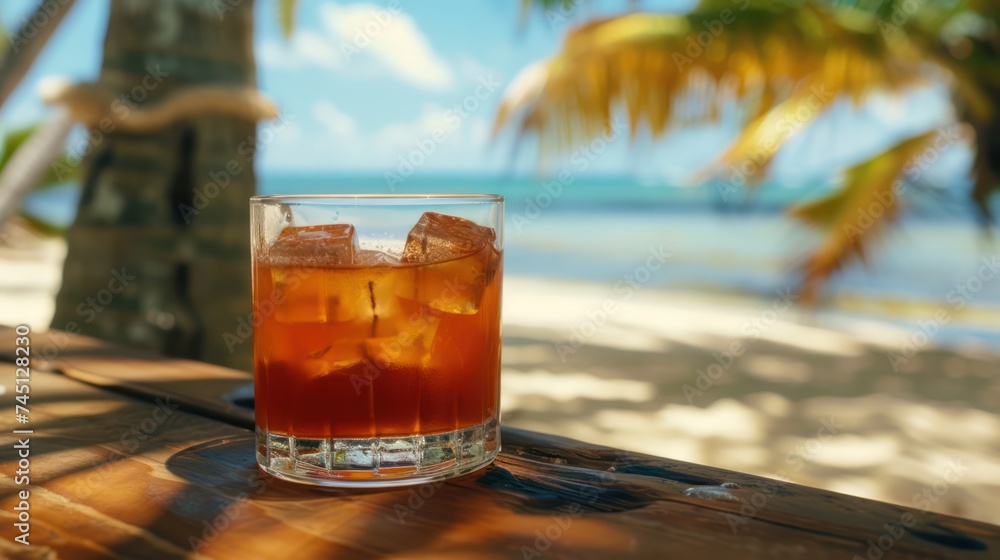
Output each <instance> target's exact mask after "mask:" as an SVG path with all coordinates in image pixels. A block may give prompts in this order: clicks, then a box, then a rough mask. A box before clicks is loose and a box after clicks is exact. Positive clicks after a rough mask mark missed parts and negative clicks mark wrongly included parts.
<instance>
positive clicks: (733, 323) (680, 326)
mask: <svg viewBox="0 0 1000 560" xmlns="http://www.w3.org/2000/svg"><path fill="white" fill-rule="evenodd" d="M505 291H506V293H505V307H504V319H505V325H504V372H503V375H504V378H503V396H502V399H503V403H502V404H503V421H504V423H505V424H506V425H509V426H517V427H524V428H528V429H535V430H542V431H547V432H551V433H555V434H559V435H564V436H567V437H573V438H578V439H581V440H585V441H590V442H594V443H601V444H605V445H610V446H615V447H622V448H626V449H631V450H636V451H641V452H645V453H651V454H654V455H660V456H664V457H669V458H674V459H679V460H685V461H692V462H698V463H703V464H709V465H713V466H717V467H722V468H727V469H733V470H738V471H744V472H750V473H753V474H758V475H762V476H768V477H778V478H785V479H787V480H790V481H792V482H798V483H801V484H806V485H809V486H815V487H821V488H827V489H830V490H835V491H838V492H846V493H850V494H854V495H858V496H864V497H869V498H874V499H880V500H885V501H891V502H895V503H899V504H903V505H907V506H910V507H915V508H918V509H923V508H929V509H931V510H934V511H938V512H942V513H949V514H953V515H960V516H964V517H970V518H974V519H979V520H983V521H988V522H992V523H1000V510H997V509H996V507H995V504H996V503H1000V383H997V375H998V374H1000V368H998V366H997V364H998V362H1000V358H998V357H997V356H996V355H992V354H990V353H989V352H985V351H984V350H983V349H981V348H967V349H966V348H963V349H958V350H955V351H952V350H948V351H945V350H941V349H937V348H933V347H931V346H928V347H927V348H923V349H921V351H920V352H919V353H917V354H916V355H915V356H913V357H912V358H911V359H910V360H909V361H908V362H906V364H904V367H901V368H900V371H899V372H896V371H894V370H893V369H892V367H891V366H890V362H889V359H888V352H898V351H899V347H900V343H901V340H902V337H903V336H905V334H906V333H907V331H906V330H905V329H902V328H900V327H895V326H890V325H883V324H879V323H876V322H873V321H869V320H859V321H857V322H852V321H850V320H849V319H848V318H844V317H839V318H837V319H836V321H833V322H832V325H835V326H836V329H834V328H831V324H830V323H822V322H821V321H817V320H816V317H814V316H811V315H807V314H804V313H803V312H801V311H800V310H797V309H796V308H792V309H791V310H789V311H786V312H784V313H776V312H775V313H771V311H773V310H774V309H775V307H774V306H773V302H770V301H748V300H735V299H734V300H729V299H726V300H721V299H719V298H715V299H706V296H691V295H687V294H667V293H662V292H659V293H658V292H653V291H648V292H638V293H637V294H636V295H635V297H633V298H632V299H630V300H628V301H622V300H614V298H615V294H614V291H613V290H612V289H611V288H609V287H606V286H599V285H593V284H592V285H584V284H570V283H564V282H555V281H550V282H547V281H543V280H522V279H518V278H508V279H507V286H506V287H505ZM699 297H700V298H701V299H699ZM607 299H612V300H614V301H615V303H616V304H617V305H618V309H617V311H616V312H615V313H612V314H610V315H609V316H608V317H607V318H606V320H605V321H604V323H603V324H602V325H596V324H591V325H587V322H588V321H590V322H593V320H594V319H593V318H594V317H595V316H596V315H595V314H594V310H595V309H600V308H601V307H602V305H603V304H604V302H605V300H607ZM588 312H590V314H589V315H588ZM769 316H770V317H771V319H772V320H768V321H764V318H766V317H769ZM747 325H750V326H747ZM855 327H856V328H855ZM574 337H575V338H574ZM574 340H575V341H576V342H579V344H575V343H574ZM734 343H739V344H740V345H742V351H741V352H737V353H736V354H733V353H732V351H733V348H734V346H733V345H734ZM709 373H711V375H709ZM949 469H951V470H949ZM949 473H951V474H949ZM954 473H958V474H957V480H954V483H949V484H946V483H944V482H943V481H944V480H945V479H946V478H947V477H951V478H952V479H954V478H955V477H954V476H952V474H954ZM934 488H936V489H937V490H938V491H939V493H933V492H932V495H931V496H930V498H928V495H927V494H926V491H929V490H928V489H934Z"/></svg>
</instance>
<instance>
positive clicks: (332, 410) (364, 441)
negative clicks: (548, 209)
mask: <svg viewBox="0 0 1000 560" xmlns="http://www.w3.org/2000/svg"><path fill="white" fill-rule="evenodd" d="M251 212H252V229H253V232H252V235H253V301H254V317H253V319H254V325H255V332H254V356H255V368H254V369H255V372H254V377H255V404H256V423H257V461H258V463H259V464H260V466H261V467H262V468H263V469H264V470H265V471H267V472H269V473H271V474H273V475H275V476H278V477H281V478H286V479H289V480H294V481H299V482H308V483H313V484H321V485H334V486H339V485H350V486H366V485H367V486H371V485H399V484H412V483H419V482H424V481H427V480H431V479H436V478H443V477H446V476H453V475H456V474H461V473H464V472H469V471H471V470H474V469H477V468H479V467H482V466H484V465H486V464H488V463H489V462H490V461H492V460H493V458H494V457H495V456H496V453H497V451H498V449H499V444H500V442H499V430H498V406H499V382H500V295H501V287H502V271H503V252H502V249H503V245H502V231H501V227H500V226H501V224H502V216H503V199H502V197H499V196H492V195H470V196H454V197H452V196H447V197H442V196H409V197H397V196H386V197H379V196H323V197H314V196H279V197H254V198H253V199H252V200H251Z"/></svg>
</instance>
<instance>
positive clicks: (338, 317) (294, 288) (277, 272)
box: [267, 224, 361, 323]
mask: <svg viewBox="0 0 1000 560" xmlns="http://www.w3.org/2000/svg"><path fill="white" fill-rule="evenodd" d="M358 252H359V247H358V238H357V235H356V233H355V231H354V226H352V225H350V224H324V225H319V226H304V227H287V228H285V229H284V230H282V231H281V234H279V235H278V239H277V240H275V242H274V243H273V244H272V245H271V246H270V247H269V248H268V255H267V259H268V260H269V261H270V263H271V265H272V266H274V268H272V271H271V273H272V277H273V278H272V280H273V282H274V285H275V287H276V288H279V289H280V290H281V294H282V298H283V301H275V304H276V305H275V316H276V318H277V320H278V321H280V322H282V323H325V322H328V321H348V320H350V319H352V318H353V317H354V315H355V313H354V311H353V309H352V308H351V305H353V301H351V302H348V303H346V304H344V303H342V301H341V300H343V299H344V298H345V294H344V293H343V291H341V290H337V291H333V290H330V289H329V287H328V285H329V284H330V282H329V276H331V274H332V272H331V269H329V268H326V267H327V266H328V265H342V264H353V263H354V260H355V258H356V255H357V254H358ZM347 295H349V296H354V295H355V294H347ZM360 295H361V294H360V292H359V293H358V294H357V297H360ZM349 299H351V298H349Z"/></svg>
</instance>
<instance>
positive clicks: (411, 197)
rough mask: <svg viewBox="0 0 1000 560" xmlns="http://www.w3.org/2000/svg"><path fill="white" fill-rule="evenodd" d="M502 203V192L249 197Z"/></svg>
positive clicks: (263, 200) (262, 200)
mask: <svg viewBox="0 0 1000 560" xmlns="http://www.w3.org/2000/svg"><path fill="white" fill-rule="evenodd" d="M388 201H396V202H413V203H417V202H420V201H427V202H428V203H437V204H448V203H456V204H461V203H498V202H499V203H502V202H504V197H503V195H502V194H429V193H428V194H268V195H255V196H251V197H250V203H251V204H255V203H256V204H308V203H311V202H313V203H323V202H388Z"/></svg>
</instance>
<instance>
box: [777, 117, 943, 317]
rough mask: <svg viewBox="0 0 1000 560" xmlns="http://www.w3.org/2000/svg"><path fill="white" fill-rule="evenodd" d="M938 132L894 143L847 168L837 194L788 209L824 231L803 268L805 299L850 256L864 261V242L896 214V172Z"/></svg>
mask: <svg viewBox="0 0 1000 560" xmlns="http://www.w3.org/2000/svg"><path fill="white" fill-rule="evenodd" d="M939 134H940V133H939V132H938V131H930V132H926V133H924V134H921V135H919V136H915V137H913V138H910V139H908V140H905V141H903V142H901V143H899V144H897V145H896V146H894V147H892V148H890V149H889V150H887V151H885V152H883V153H881V154H878V155H877V156H875V157H873V158H871V159H869V160H867V161H864V162H862V163H860V164H858V165H856V166H854V167H852V168H850V169H849V170H847V172H846V174H845V179H844V183H843V185H842V186H841V187H840V188H839V189H838V190H836V191H835V192H833V193H831V194H830V195H828V196H825V197H823V198H820V199H818V200H815V201H813V202H810V203H807V204H803V205H800V206H797V207H794V208H792V210H791V215H792V216H793V217H795V218H797V219H798V220H799V221H801V222H802V223H804V224H806V225H808V226H811V227H814V228H816V229H818V230H820V231H821V232H822V233H823V235H824V237H823V239H822V241H821V242H820V245H819V247H817V248H816V249H815V251H813V253H812V255H810V256H809V257H808V258H807V260H806V263H805V265H804V266H803V270H802V272H803V277H802V287H801V290H802V291H801V295H802V301H803V302H806V303H812V302H815V300H816V295H817V293H818V290H819V287H820V285H822V284H823V283H824V282H825V281H826V280H827V279H828V278H829V277H830V276H831V275H832V274H834V273H835V272H836V271H838V270H839V269H840V268H841V267H842V266H843V265H844V264H845V263H847V262H848V261H850V260H851V259H852V258H858V259H861V260H862V261H864V260H865V257H866V247H867V246H868V244H870V243H871V241H872V240H873V239H875V238H877V237H878V236H879V234H880V233H881V231H882V230H883V227H884V226H885V225H886V224H888V223H892V222H893V221H894V220H895V219H896V218H897V216H898V215H899V211H900V206H901V204H902V201H901V200H900V197H901V195H903V194H904V192H905V185H906V184H905V183H904V182H903V180H902V179H901V178H900V175H901V174H902V173H903V171H904V169H906V167H907V165H908V164H910V163H911V162H913V160H914V158H915V157H916V156H917V155H918V154H920V153H921V152H923V151H924V150H925V149H927V148H928V146H930V145H931V144H932V143H933V142H934V141H935V140H936V139H937V138H938V137H939Z"/></svg>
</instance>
